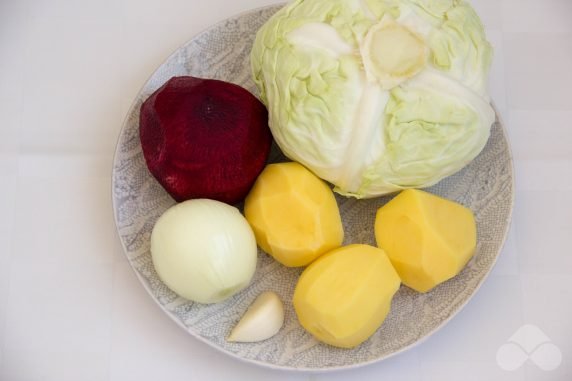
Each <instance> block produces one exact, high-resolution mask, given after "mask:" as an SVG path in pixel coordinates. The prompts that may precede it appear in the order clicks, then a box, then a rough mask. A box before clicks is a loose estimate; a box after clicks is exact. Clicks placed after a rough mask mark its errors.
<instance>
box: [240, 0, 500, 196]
mask: <svg viewBox="0 0 572 381" xmlns="http://www.w3.org/2000/svg"><path fill="white" fill-rule="evenodd" d="M491 58H492V48H491V46H490V44H489V43H488V42H487V40H486V37H485V33H484V30H483V26H482V24H481V22H480V20H479V17H478V16H477V14H476V13H475V11H474V10H473V8H472V7H471V6H470V5H469V4H468V3H467V2H465V1H463V0H296V1H292V2H290V3H288V4H287V5H286V6H285V7H284V8H282V9H281V10H280V11H278V12H277V13H276V14H275V15H273V16H272V17H271V18H270V19H269V20H268V21H267V22H266V23H265V24H264V25H263V26H262V28H261V29H260V30H259V31H258V33H257V35H256V40H255V42H254V45H253V49H252V52H251V63H252V69H253V74H254V81H255V83H256V85H257V87H258V89H259V90H260V96H261V99H262V101H263V102H265V104H266V105H267V107H268V110H269V119H270V120H269V124H270V128H271V130H272V133H273V136H274V138H275V140H276V142H277V143H278V145H279V146H280V148H281V150H282V151H283V152H284V153H285V154H286V155H287V156H288V157H289V158H291V159H292V160H295V161H298V162H299V163H301V164H303V165H304V166H306V167H307V168H309V169H310V170H312V171H313V172H314V173H315V174H316V175H318V176H319V177H321V178H322V179H324V180H327V181H329V182H331V183H333V184H334V185H335V188H334V190H335V191H337V192H338V193H341V194H344V195H351V196H355V197H358V198H366V197H375V196H378V195H382V194H386V193H391V192H395V191H398V190H400V189H404V188H423V187H427V186H431V185H433V184H435V183H437V182H438V181H439V180H441V179H442V178H444V177H446V176H449V175H451V174H453V173H455V172H457V171H458V170H460V169H461V168H463V167H464V166H465V165H467V164H468V163H469V162H470V161H471V160H473V159H474V158H475V157H476V156H477V155H478V153H479V152H480V151H481V150H482V149H483V147H484V146H485V144H486V142H487V140H488V137H489V133H490V128H491V125H492V123H493V122H494V119H495V113H494V110H493V109H492V107H491V106H490V104H489V97H488V94H487V88H486V84H487V76H488V70H489V66H490V62H491Z"/></svg>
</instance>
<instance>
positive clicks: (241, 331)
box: [227, 291, 284, 343]
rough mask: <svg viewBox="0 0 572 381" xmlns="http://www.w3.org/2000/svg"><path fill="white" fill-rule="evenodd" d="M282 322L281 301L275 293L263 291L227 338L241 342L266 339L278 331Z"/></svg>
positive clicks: (282, 309)
mask: <svg viewBox="0 0 572 381" xmlns="http://www.w3.org/2000/svg"><path fill="white" fill-rule="evenodd" d="M283 324H284V306H283V304H282V301H281V300H280V298H279V297H278V295H276V293H274V292H272V291H265V292H263V293H262V294H260V295H258V297H257V298H256V299H255V300H254V302H253V303H252V304H251V305H250V307H248V310H247V311H246V312H245V313H244V315H243V316H242V318H241V319H240V321H239V322H238V324H237V325H236V326H235V327H234V329H233V330H232V331H231V333H230V335H229V337H228V338H227V340H228V341H233V342H241V343H253V342H256V341H262V340H266V339H268V338H270V337H272V336H274V335H275V334H276V333H278V331H279V330H280V328H281V327H282V325H283Z"/></svg>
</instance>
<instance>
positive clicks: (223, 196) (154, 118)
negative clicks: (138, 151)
mask: <svg viewBox="0 0 572 381" xmlns="http://www.w3.org/2000/svg"><path fill="white" fill-rule="evenodd" d="M139 134H140V138H141V146H142V148H143V155H144V156H145V161H146V162H147V167H148V168H149V171H150V172H151V174H153V176H155V178H156V179H157V180H158V181H159V183H161V185H162V186H163V187H164V188H165V190H166V191H167V192H169V194H170V195H171V196H172V197H173V198H174V199H175V200H176V201H178V202H180V201H184V200H188V199H191V198H210V199H214V200H219V201H223V202H226V203H229V204H234V203H237V202H239V201H242V200H243V199H244V198H245V197H246V195H247V194H248V192H249V190H250V188H251V187H252V185H253V183H254V181H255V180H256V178H257V177H258V175H259V174H260V172H261V171H262V169H263V168H264V165H265V164H266V159H267V157H268V154H269V152H270V145H271V142H272V135H271V134H270V129H269V128H268V112H267V110H266V108H265V107H264V105H263V104H262V103H261V102H260V101H259V100H258V99H257V98H256V97H254V96H253V95H252V94H251V93H249V92H248V91H247V90H245V89H243V88H242V87H240V86H237V85H234V84H231V83H228V82H223V81H217V80H212V79H201V78H195V77H173V78H171V79H170V80H169V81H168V82H167V83H166V84H165V85H163V86H162V87H161V88H160V89H158V90H157V91H155V92H154V93H153V94H152V95H151V96H150V97H149V98H148V99H147V100H146V101H145V102H144V103H143V105H142V106H141V114H140V119H139Z"/></svg>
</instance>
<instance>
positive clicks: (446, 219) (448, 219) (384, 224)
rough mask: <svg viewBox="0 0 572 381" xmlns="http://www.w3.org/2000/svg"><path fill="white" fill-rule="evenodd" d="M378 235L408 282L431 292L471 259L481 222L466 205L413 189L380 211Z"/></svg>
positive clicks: (406, 191)
mask: <svg viewBox="0 0 572 381" xmlns="http://www.w3.org/2000/svg"><path fill="white" fill-rule="evenodd" d="M375 238H376V240H377V245H378V246H379V247H380V248H382V249H383V250H385V252H386V253H387V255H388V256H389V259H390V260H391V263H392V264H393V266H394V267H395V269H396V270H397V272H398V273H399V276H400V277H401V279H402V281H403V283H404V284H405V285H407V286H409V287H411V288H413V289H414V290H417V291H419V292H427V291H429V290H431V289H432V288H434V287H435V286H437V285H438V284H440V283H442V282H444V281H446V280H448V279H450V278H452V277H454V276H455V275H457V274H458V273H459V272H460V271H461V270H462V269H463V267H464V266H465V265H466V264H467V262H468V261H469V259H470V258H471V257H472V255H473V253H474V251H475V247H476V243H477V227H476V223H475V218H474V216H473V212H472V211H471V210H470V209H468V208H466V207H464V206H463V205H461V204H458V203H456V202H453V201H450V200H446V199H444V198H441V197H438V196H435V195H433V194H431V193H427V192H424V191H420V190H416V189H408V190H405V191H403V192H401V193H400V194H399V195H397V196H396V197H395V198H393V199H392V200H391V201H390V202H388V203H387V204H385V205H384V206H383V207H381V208H380V209H379V210H378V211H377V215H376V219H375Z"/></svg>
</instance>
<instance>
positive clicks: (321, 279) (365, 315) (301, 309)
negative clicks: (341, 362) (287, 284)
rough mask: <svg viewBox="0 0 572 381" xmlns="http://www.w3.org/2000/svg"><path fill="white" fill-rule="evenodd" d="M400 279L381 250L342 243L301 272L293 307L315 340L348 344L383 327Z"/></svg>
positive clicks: (364, 337) (334, 343)
mask: <svg viewBox="0 0 572 381" xmlns="http://www.w3.org/2000/svg"><path fill="white" fill-rule="evenodd" d="M400 283H401V282H400V279H399V276H398V275H397V273H396V272H395V270H394V269H393V267H392V266H391V262H390V261H389V259H388V258H387V256H386V254H385V253H384V252H383V250H381V249H379V248H377V247H373V246H368V245H349V246H344V247H341V248H338V249H336V250H332V251H331V252H329V253H327V254H325V255H323V256H321V257H320V258H318V259H317V260H316V261H314V262H313V263H312V264H311V265H310V266H308V267H307V268H306V269H305V270H304V272H303V273H302V275H301V276H300V279H299V281H298V283H297V284H296V289H295V290H294V299H293V304H294V309H295V311H296V315H297V316H298V320H299V321H300V324H301V325H302V326H303V327H304V328H305V329H306V330H307V331H308V332H310V333H311V334H312V335H313V336H314V337H316V338H317V339H318V340H320V341H322V342H324V343H327V344H330V345H333V346H336V347H341V348H352V347H355V346H357V345H359V344H361V343H362V342H364V341H365V340H367V339H368V338H369V337H370V336H371V335H372V334H373V333H374V332H375V331H376V330H377V329H378V328H379V327H380V326H381V324H382V323H383V321H384V320H385V317H386V316H387V314H388V313H389V310H390V306H391V300H392V298H393V295H394V294H395V293H396V292H397V290H398V289H399V285H400Z"/></svg>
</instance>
